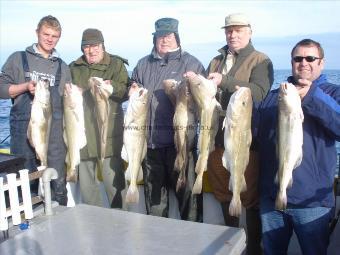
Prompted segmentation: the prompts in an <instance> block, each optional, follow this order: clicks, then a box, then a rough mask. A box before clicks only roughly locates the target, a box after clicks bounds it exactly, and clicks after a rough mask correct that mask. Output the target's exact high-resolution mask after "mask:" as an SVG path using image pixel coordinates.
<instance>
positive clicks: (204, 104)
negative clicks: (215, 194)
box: [188, 75, 221, 194]
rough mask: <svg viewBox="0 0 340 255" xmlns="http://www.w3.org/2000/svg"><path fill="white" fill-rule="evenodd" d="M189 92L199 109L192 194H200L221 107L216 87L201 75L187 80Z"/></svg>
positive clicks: (213, 143) (212, 148)
mask: <svg viewBox="0 0 340 255" xmlns="http://www.w3.org/2000/svg"><path fill="white" fill-rule="evenodd" d="M188 81H189V84H190V91H191V93H192V95H193V98H194V100H195V102H196V104H197V105H198V107H199V111H200V113H199V115H200V125H199V128H200V132H199V137H198V149H199V156H198V160H197V163H196V167H195V172H196V174H197V177H196V180H195V183H194V186H193V189H192V193H193V194H199V193H201V192H202V178H203V173H204V171H206V170H207V163H208V157H209V154H210V152H211V151H213V150H214V147H215V136H216V133H217V130H218V118H219V114H220V112H221V106H220V104H219V103H218V102H217V100H216V98H215V95H216V92H217V88H216V85H215V84H214V83H213V82H212V81H211V80H208V79H206V78H204V77H203V76H202V75H196V76H193V77H189V78H188Z"/></svg>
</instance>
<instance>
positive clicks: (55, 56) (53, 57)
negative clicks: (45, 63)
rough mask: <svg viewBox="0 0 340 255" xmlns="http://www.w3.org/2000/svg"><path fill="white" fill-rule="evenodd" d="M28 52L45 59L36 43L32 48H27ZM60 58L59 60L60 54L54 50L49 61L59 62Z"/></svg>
mask: <svg viewBox="0 0 340 255" xmlns="http://www.w3.org/2000/svg"><path fill="white" fill-rule="evenodd" d="M26 51H27V52H29V53H31V54H33V55H35V56H38V57H41V58H43V55H42V54H41V53H40V52H39V50H38V47H37V44H36V43H34V44H32V45H31V46H29V47H27V48H26ZM58 58H59V53H58V52H57V50H56V49H53V50H52V53H51V54H50V55H49V56H48V59H51V60H57V59H58Z"/></svg>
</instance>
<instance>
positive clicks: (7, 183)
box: [0, 168, 58, 238]
mask: <svg viewBox="0 0 340 255" xmlns="http://www.w3.org/2000/svg"><path fill="white" fill-rule="evenodd" d="M57 177H58V173H57V171H56V170H55V169H54V168H46V169H44V170H41V171H36V172H33V173H31V174H29V171H28V170H27V169H23V170H19V178H17V174H16V173H10V174H7V175H6V178H4V177H0V231H2V232H3V233H5V232H6V231H8V228H9V220H11V221H12V224H13V225H19V224H21V223H22V220H23V219H25V220H30V219H32V218H33V207H32V204H35V203H37V202H40V201H42V199H41V198H39V199H37V197H32V196H31V190H30V180H34V179H38V178H41V180H40V181H41V182H42V183H43V189H44V191H43V194H44V203H45V208H44V209H45V214H46V215H52V214H53V212H52V206H51V189H50V182H51V179H56V178H57ZM4 179H6V180H4ZM18 187H21V199H22V202H21V203H20V197H19V193H18ZM6 192H8V195H7V197H8V198H9V207H8V208H7V205H6ZM32 200H33V202H32ZM22 212H23V214H24V217H21V214H22ZM4 236H5V238H6V236H7V238H8V232H7V234H6V233H5V234H4Z"/></svg>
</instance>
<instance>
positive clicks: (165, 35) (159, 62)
mask: <svg viewBox="0 0 340 255" xmlns="http://www.w3.org/2000/svg"><path fill="white" fill-rule="evenodd" d="M155 30H156V31H155V32H154V33H153V48H152V51H151V54H149V55H147V56H145V57H144V58H142V59H140V60H139V61H138V63H137V66H136V67H135V69H134V70H133V73H132V77H131V79H132V80H133V84H132V86H131V89H130V92H132V91H133V90H134V89H135V88H136V87H137V86H138V85H139V86H143V87H145V88H146V89H148V91H149V98H150V99H149V101H150V102H149V103H150V105H149V112H148V114H149V116H148V125H149V126H148V139H147V153H146V157H145V159H144V161H143V164H142V168H143V177H144V191H145V203H146V210H147V213H148V214H151V215H156V216H163V217H168V212H169V199H168V198H169V190H170V188H172V189H173V190H175V187H176V182H177V179H178V172H177V171H174V170H173V169H174V162H175V158H176V149H175V146H174V129H173V117H174V106H173V104H172V103H171V101H170V99H169V97H168V96H167V95H166V94H165V91H164V89H163V80H166V79H175V80H176V81H181V80H182V79H183V74H184V73H185V72H187V71H193V72H196V73H201V74H202V73H204V67H203V65H202V64H201V62H200V61H198V60H197V59H196V58H195V57H193V56H192V55H190V54H189V53H188V52H186V51H184V50H182V48H181V44H180V38H179V33H178V20H176V19H173V18H161V19H159V20H157V21H156V23H155ZM137 84H138V85H137ZM190 161H191V162H190V163H189V170H190V171H188V177H187V181H186V184H185V186H184V187H182V188H181V189H180V190H179V191H178V192H176V197H177V200H178V207H179V210H180V215H181V218H182V219H184V220H191V221H201V213H199V210H198V208H199V205H200V204H201V203H200V201H198V199H199V198H201V197H200V196H198V195H192V194H191V190H192V183H193V181H194V180H195V173H194V166H193V165H194V163H193V159H192V157H190ZM190 185H191V186H190Z"/></svg>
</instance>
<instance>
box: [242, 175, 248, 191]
mask: <svg viewBox="0 0 340 255" xmlns="http://www.w3.org/2000/svg"><path fill="white" fill-rule="evenodd" d="M244 191H247V183H246V178H245V177H244V175H242V177H241V192H244Z"/></svg>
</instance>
